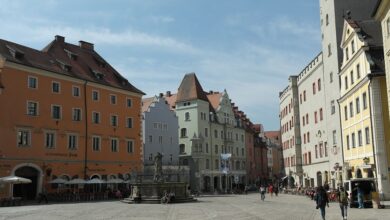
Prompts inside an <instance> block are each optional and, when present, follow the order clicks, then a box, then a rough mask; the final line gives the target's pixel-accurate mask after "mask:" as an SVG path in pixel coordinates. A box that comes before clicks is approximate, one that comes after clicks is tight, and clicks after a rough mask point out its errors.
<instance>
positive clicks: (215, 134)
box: [214, 130, 218, 138]
mask: <svg viewBox="0 0 390 220" xmlns="http://www.w3.org/2000/svg"><path fill="white" fill-rule="evenodd" d="M214 137H215V138H218V131H217V130H214Z"/></svg>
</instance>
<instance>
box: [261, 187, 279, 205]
mask: <svg viewBox="0 0 390 220" xmlns="http://www.w3.org/2000/svg"><path fill="white" fill-rule="evenodd" d="M267 190H268V193H269V194H270V195H271V197H272V196H273V194H274V193H275V196H278V194H279V187H278V186H277V185H275V186H274V185H273V184H269V185H268V186H266V185H260V188H259V191H260V198H261V200H262V201H264V200H265V194H266V193H267Z"/></svg>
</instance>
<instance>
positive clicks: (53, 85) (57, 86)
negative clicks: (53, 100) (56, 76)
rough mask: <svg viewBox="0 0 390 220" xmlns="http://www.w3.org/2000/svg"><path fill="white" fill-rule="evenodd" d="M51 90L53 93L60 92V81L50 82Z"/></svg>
mask: <svg viewBox="0 0 390 220" xmlns="http://www.w3.org/2000/svg"><path fill="white" fill-rule="evenodd" d="M51 91H52V92H53V93H60V83H59V82H52V83H51Z"/></svg>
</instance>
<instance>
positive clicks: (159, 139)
mask: <svg viewBox="0 0 390 220" xmlns="http://www.w3.org/2000/svg"><path fill="white" fill-rule="evenodd" d="M158 143H159V144H162V143H163V137H162V136H158Z"/></svg>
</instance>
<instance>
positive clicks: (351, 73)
mask: <svg viewBox="0 0 390 220" xmlns="http://www.w3.org/2000/svg"><path fill="white" fill-rule="evenodd" d="M350 77H351V85H353V84H354V83H355V81H354V77H353V70H351V72H350Z"/></svg>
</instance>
